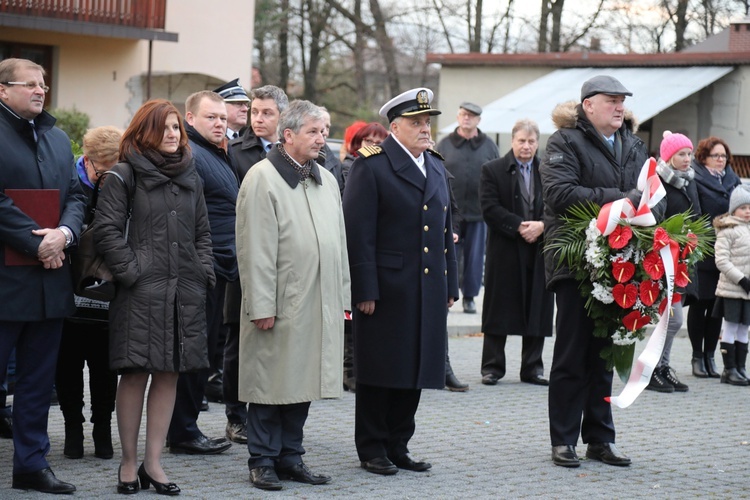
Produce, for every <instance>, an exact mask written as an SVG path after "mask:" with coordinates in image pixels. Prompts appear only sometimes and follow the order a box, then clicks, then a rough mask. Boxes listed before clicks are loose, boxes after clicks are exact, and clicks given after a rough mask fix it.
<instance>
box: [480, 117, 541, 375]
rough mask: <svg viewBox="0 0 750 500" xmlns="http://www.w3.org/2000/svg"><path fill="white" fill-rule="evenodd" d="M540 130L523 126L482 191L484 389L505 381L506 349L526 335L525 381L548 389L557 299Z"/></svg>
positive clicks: (485, 169)
mask: <svg viewBox="0 0 750 500" xmlns="http://www.w3.org/2000/svg"><path fill="white" fill-rule="evenodd" d="M538 141H539V127H538V126H537V124H536V123H534V122H532V121H530V120H519V121H518V122H516V124H515V125H514V126H513V130H512V133H511V150H510V151H509V152H508V154H506V155H505V156H504V157H503V158H500V159H499V160H494V161H491V162H489V163H485V164H484V165H483V166H482V176H481V182H480V188H479V194H480V200H481V203H482V213H483V215H484V221H485V222H486V223H487V226H488V228H489V239H488V241H487V264H486V265H487V272H486V275H485V283H484V286H485V288H484V302H483V303H484V308H483V309H482V332H483V333H484V347H483V349H482V383H483V384H485V385H495V384H496V383H497V381H498V380H499V379H501V378H503V376H505V342H506V340H507V338H508V335H522V336H523V343H522V344H523V346H522V351H521V381H522V382H527V383H530V384H536V385H548V384H549V382H548V381H547V380H546V379H545V378H543V377H542V375H543V374H544V364H543V363H542V350H543V349H544V337H549V336H551V335H552V306H553V304H552V301H553V294H552V293H550V292H548V291H547V290H546V289H545V280H544V260H543V254H542V250H543V238H542V233H543V232H544V222H543V221H542V216H543V212H544V203H543V201H542V183H541V180H540V179H539V158H538V157H537V156H536V151H537V147H538V146H539V142H538Z"/></svg>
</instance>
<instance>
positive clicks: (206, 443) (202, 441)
mask: <svg viewBox="0 0 750 500" xmlns="http://www.w3.org/2000/svg"><path fill="white" fill-rule="evenodd" d="M231 446H232V443H230V442H229V441H227V440H226V439H224V438H221V439H208V438H207V437H206V436H204V435H203V434H201V435H200V436H198V437H197V438H195V439H193V440H192V441H183V442H182V443H169V451H170V452H172V453H178V454H187V455H216V454H217V453H222V452H225V451H227V450H228V449H229V448H231Z"/></svg>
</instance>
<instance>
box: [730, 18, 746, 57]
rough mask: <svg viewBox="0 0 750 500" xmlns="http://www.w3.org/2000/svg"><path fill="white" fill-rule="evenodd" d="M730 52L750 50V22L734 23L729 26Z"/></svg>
mask: <svg viewBox="0 0 750 500" xmlns="http://www.w3.org/2000/svg"><path fill="white" fill-rule="evenodd" d="M729 52H750V24H748V23H733V24H732V25H731V26H730V27H729Z"/></svg>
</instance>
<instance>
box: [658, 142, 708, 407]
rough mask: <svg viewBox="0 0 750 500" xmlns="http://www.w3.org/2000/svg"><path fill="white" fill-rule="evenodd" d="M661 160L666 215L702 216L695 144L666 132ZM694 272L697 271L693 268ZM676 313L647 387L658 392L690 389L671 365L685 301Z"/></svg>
mask: <svg viewBox="0 0 750 500" xmlns="http://www.w3.org/2000/svg"><path fill="white" fill-rule="evenodd" d="M659 154H660V158H659V163H658V164H657V165H656V172H657V173H658V174H659V177H660V178H661V181H662V184H663V185H664V189H666V191H667V211H666V214H665V215H664V217H665V218H666V217H671V216H673V215H675V214H679V213H683V212H687V211H689V212H690V214H691V215H692V217H694V218H698V217H700V216H701V207H700V202H699V199H698V188H697V187H696V184H695V182H694V181H693V178H694V176H695V173H694V172H693V169H692V168H691V166H690V162H691V160H692V157H693V143H692V142H691V141H690V139H688V138H687V137H686V136H684V135H682V134H673V133H672V132H670V131H668V130H667V131H666V132H664V139H663V140H662V141H661V147H660V148H659ZM691 274H694V273H693V272H692V271H691ZM693 288H694V287H693V286H690V285H689V286H688V288H687V289H686V290H682V289H679V290H676V291H677V292H679V293H681V294H682V296H683V300H684V298H685V296H686V295H687V294H690V293H695V292H694V291H693ZM672 309H673V314H672V316H670V318H669V324H668V325H667V339H666V341H665V342H664V351H663V352H662V355H661V359H660V360H659V363H658V364H657V365H656V369H655V370H654V373H653V374H652V375H651V381H650V382H649V384H648V386H647V387H646V389H649V390H652V391H657V392H686V391H687V390H688V386H687V385H685V384H683V383H682V382H680V380H679V379H678V378H677V374H676V373H675V371H674V369H673V368H671V367H670V366H669V354H670V352H671V350H672V341H673V340H674V337H675V335H676V334H677V332H678V331H679V330H680V328H681V327H682V319H683V317H682V303H677V304H674V305H673V306H672Z"/></svg>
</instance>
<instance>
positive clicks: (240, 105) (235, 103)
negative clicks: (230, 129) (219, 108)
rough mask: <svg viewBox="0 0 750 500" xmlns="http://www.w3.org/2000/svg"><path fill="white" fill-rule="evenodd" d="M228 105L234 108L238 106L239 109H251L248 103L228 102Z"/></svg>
mask: <svg viewBox="0 0 750 500" xmlns="http://www.w3.org/2000/svg"><path fill="white" fill-rule="evenodd" d="M227 104H231V105H232V106H237V107H238V108H247V109H250V103H249V102H247V101H228V102H227Z"/></svg>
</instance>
